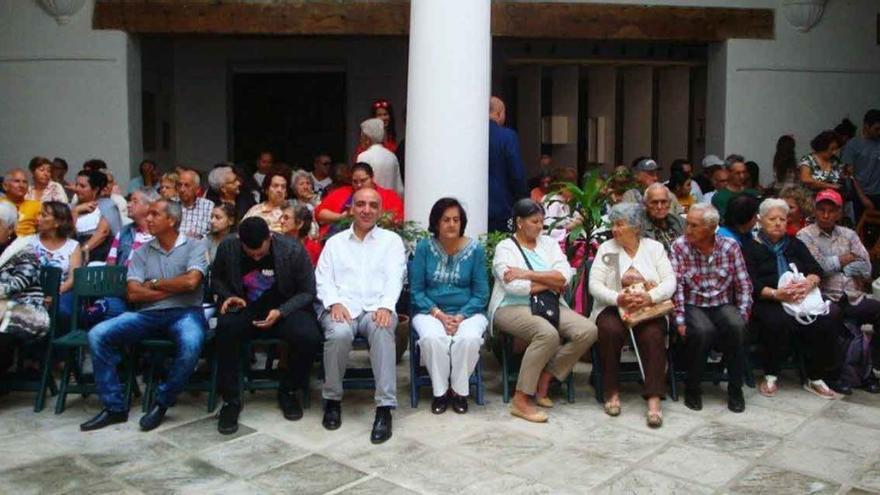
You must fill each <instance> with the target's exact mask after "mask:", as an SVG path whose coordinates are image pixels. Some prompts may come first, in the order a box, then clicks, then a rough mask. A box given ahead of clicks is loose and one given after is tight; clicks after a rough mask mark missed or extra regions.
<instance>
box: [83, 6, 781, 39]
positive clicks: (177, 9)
mask: <svg viewBox="0 0 880 495" xmlns="http://www.w3.org/2000/svg"><path fill="white" fill-rule="evenodd" d="M93 25H94V27H95V28H96V29H115V30H122V31H127V32H130V33H137V34H217V35H331V36H333V35H336V36H404V35H406V34H407V33H408V30H409V2H408V1H405V0H388V1H378V0H376V1H369V0H368V1H358V2H351V1H345V2H339V1H307V0H289V1H287V2H284V1H281V2H277V1H276V2H271V3H269V2H254V1H249V2H243V1H235V0H97V4H96V5H95V14H94V19H93ZM773 29H774V25H773V10H772V9H736V8H716V7H669V6H646V5H621V4H583V3H556V2H526V3H522V2H516V3H511V2H503V1H497V0H496V1H494V2H493V4H492V34H493V35H494V36H497V37H507V38H529V39H561V40H564V39H610V40H644V41H672V42H714V41H723V40H725V39H730V38H753V39H772V38H773V36H774V31H773Z"/></svg>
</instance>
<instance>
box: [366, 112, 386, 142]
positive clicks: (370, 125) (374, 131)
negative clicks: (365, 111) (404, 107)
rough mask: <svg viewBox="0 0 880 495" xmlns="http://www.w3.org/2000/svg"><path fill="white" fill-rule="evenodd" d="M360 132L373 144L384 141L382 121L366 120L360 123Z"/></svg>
mask: <svg viewBox="0 0 880 495" xmlns="http://www.w3.org/2000/svg"><path fill="white" fill-rule="evenodd" d="M361 132H363V133H364V135H365V136H367V137H368V138H370V141H372V142H373V144H379V143H382V142H384V141H385V122H383V121H382V119H375V118H374V119H367V120H365V121H363V122H361Z"/></svg>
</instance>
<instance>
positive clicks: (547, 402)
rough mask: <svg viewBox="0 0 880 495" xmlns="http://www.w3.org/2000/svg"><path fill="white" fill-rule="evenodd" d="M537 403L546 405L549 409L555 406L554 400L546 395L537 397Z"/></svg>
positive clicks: (541, 405) (542, 405)
mask: <svg viewBox="0 0 880 495" xmlns="http://www.w3.org/2000/svg"><path fill="white" fill-rule="evenodd" d="M535 404H536V405H537V406H540V407H545V408H547V409H550V408H551V407H553V401H552V400H551V399H550V397H546V396H545V397H535Z"/></svg>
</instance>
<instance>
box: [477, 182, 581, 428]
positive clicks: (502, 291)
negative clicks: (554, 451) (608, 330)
mask: <svg viewBox="0 0 880 495" xmlns="http://www.w3.org/2000/svg"><path fill="white" fill-rule="evenodd" d="M513 217H514V218H513V220H514V225H515V228H516V230H515V233H514V235H513V237H512V238H511V239H505V240H503V241H501V242H500V243H498V246H497V247H496V248H495V257H494V258H493V260H492V271H493V273H494V275H495V287H494V289H493V291H492V298H491V300H490V302H489V314H490V318H492V319H493V325H492V326H491V328H493V329H494V330H500V331H502V332H505V333H507V334H510V335H511V336H513V337H515V338H518V339H521V340H524V341H526V342H528V347H527V348H526V351H525V354H524V355H523V359H522V366H521V368H520V372H519V379H518V380H517V383H516V393H515V394H514V396H513V401H512V403H511V406H510V413H511V414H512V415H514V416H517V417H520V418H523V419H525V420H527V421H533V422H537V423H542V422H545V421H547V414H546V413H544V412H543V411H540V410H539V409H537V407H536V406H540V407H543V408H550V407H553V401H551V400H550V399H549V398H548V397H547V389H548V388H549V386H550V380H551V379H553V378H556V379H557V380H560V381H563V380H565V379H566V377H568V375H569V373H571V370H572V368H574V365H575V363H577V360H578V359H579V358H580V357H581V356H582V355H583V354H584V353H585V352H587V349H589V348H590V346H591V345H593V343H594V342H596V336H597V331H596V325H595V324H593V323H592V322H591V321H590V320H588V319H586V318H584V317H583V316H581V315H579V314H577V313H575V312H574V311H572V310H571V309H569V308H568V307H567V306H566V305H565V301H564V300H563V299H562V297H560V298H559V302H560V317H559V328H556V327H554V326H553V325H552V324H551V323H550V322H548V321H547V320H546V319H544V318H543V317H540V316H535V315H533V314H532V312H531V308H530V305H529V295H530V294H536V293H538V292H541V291H545V290H551V291H553V292H555V293H557V294H561V293H562V292H563V291H564V290H565V287H566V286H567V285H568V283H569V282H570V281H571V277H572V269H571V266H570V265H569V264H568V260H567V259H566V258H565V255H564V254H563V253H562V249H560V247H559V243H557V242H556V241H555V240H554V239H553V238H551V237H549V236H546V235H542V232H543V230H544V209H543V208H542V207H541V205H540V204H538V203H536V202H534V201H532V200H531V199H522V200H520V201H517V203H516V204H514V206H513ZM514 239H515V241H516V242H514ZM517 243H518V244H519V246H520V247H521V248H522V251H520V247H517ZM524 256H525V257H527V258H528V263H527V262H526V259H525V257H524ZM529 265H531V269H530V268H529ZM533 398H534V399H533Z"/></svg>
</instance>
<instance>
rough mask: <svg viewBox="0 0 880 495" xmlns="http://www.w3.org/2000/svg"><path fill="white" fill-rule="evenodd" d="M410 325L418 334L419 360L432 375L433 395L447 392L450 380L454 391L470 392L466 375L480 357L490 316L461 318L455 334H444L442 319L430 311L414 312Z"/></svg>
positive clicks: (461, 393)
mask: <svg viewBox="0 0 880 495" xmlns="http://www.w3.org/2000/svg"><path fill="white" fill-rule="evenodd" d="M412 325H413V328H415V330H416V333H418V334H419V349H420V350H421V353H422V362H421V363H420V364H422V365H424V366H425V367H426V368H428V373H429V374H430V375H431V385H432V387H433V388H434V397H440V396H443V395H446V392H447V390H449V387H450V384H451V386H452V390H453V391H454V392H455V393H456V394H458V395H461V396H465V397H466V396H467V395H468V393H469V392H470V386H469V385H468V379H469V378H470V376H471V373H472V372H473V371H474V367H476V366H477V361H478V360H479V359H480V346H482V345H483V334H484V333H485V332H486V327H487V326H489V320H487V319H486V317H485V316H483V315H480V314H477V315H474V316H471V317H470V318H468V319H466V320H464V321H462V322H461V324H460V325H459V326H458V331H457V332H455V335H454V336H449V335H446V330H445V329H444V328H443V323H441V322H440V320H438V319H437V318H434V317H433V316H431V315H426V314H418V315H416V316H415V317H413V321H412Z"/></svg>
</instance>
